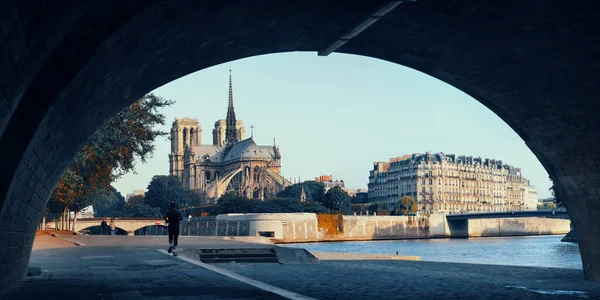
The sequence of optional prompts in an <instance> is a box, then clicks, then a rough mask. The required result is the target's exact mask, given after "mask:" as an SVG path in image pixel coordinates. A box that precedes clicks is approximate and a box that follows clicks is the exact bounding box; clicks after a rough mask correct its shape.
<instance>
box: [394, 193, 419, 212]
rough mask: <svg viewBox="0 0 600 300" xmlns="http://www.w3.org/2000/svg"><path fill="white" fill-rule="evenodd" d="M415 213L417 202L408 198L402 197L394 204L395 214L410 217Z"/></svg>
mask: <svg viewBox="0 0 600 300" xmlns="http://www.w3.org/2000/svg"><path fill="white" fill-rule="evenodd" d="M415 213H417V202H416V201H415V200H413V198H411V197H410V196H404V197H402V198H401V199H400V200H398V202H396V214H398V215H403V216H410V215H414V214H415Z"/></svg>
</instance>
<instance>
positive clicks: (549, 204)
mask: <svg viewBox="0 0 600 300" xmlns="http://www.w3.org/2000/svg"><path fill="white" fill-rule="evenodd" d="M557 207H558V206H557V205H556V203H554V202H546V203H544V204H538V205H537V209H539V210H545V209H556V208H557Z"/></svg>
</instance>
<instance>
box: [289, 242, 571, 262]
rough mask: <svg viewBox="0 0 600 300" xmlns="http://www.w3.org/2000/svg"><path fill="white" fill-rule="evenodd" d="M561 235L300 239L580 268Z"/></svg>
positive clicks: (439, 257) (353, 248) (430, 257)
mask: <svg viewBox="0 0 600 300" xmlns="http://www.w3.org/2000/svg"><path fill="white" fill-rule="evenodd" d="M562 237H563V236H562V235H560V236H558V235H553V236H534V237H499V238H469V239H428V240H400V241H369V242H339V243H302V244H291V245H287V246H288V247H300V248H305V249H306V250H308V251H324V252H358V253H378V254H396V251H398V253H399V254H400V255H418V256H420V257H421V260H425V261H440V262H458V263H475V264H495V265H512V266H535V267H555V268H569V269H580V270H581V269H582V265H581V257H580V255H579V246H578V245H577V244H574V243H562V242H561V241H560V239H561V238H562Z"/></svg>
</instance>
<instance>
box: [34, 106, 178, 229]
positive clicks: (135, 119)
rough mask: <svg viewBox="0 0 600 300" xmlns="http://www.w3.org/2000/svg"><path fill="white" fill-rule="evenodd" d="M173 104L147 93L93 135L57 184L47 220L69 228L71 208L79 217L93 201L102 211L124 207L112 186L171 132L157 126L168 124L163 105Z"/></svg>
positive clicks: (46, 211)
mask: <svg viewBox="0 0 600 300" xmlns="http://www.w3.org/2000/svg"><path fill="white" fill-rule="evenodd" d="M171 104H173V101H171V100H167V99H164V98H162V97H159V96H156V95H153V94H148V95H145V96H144V97H143V98H142V99H140V100H138V101H136V102H135V103H134V104H132V105H131V106H129V107H127V108H126V109H125V110H123V111H121V112H120V113H118V114H117V115H116V116H115V117H113V118H112V119H110V120H109V121H108V122H107V123H106V124H105V125H104V126H103V127H102V128H101V129H100V130H98V131H97V132H96V133H95V134H94V135H93V136H92V137H90V139H89V140H88V141H87V143H86V144H85V145H84V146H83V148H82V149H81V150H80V151H79V152H78V153H77V155H76V156H75V158H74V159H73V162H72V163H71V165H70V166H69V168H68V169H67V170H66V171H65V172H64V173H63V174H62V176H61V177H60V180H59V182H58V184H57V185H56V186H55V187H54V190H53V192H52V194H51V197H50V199H49V201H48V205H47V208H46V210H45V212H44V223H45V219H46V218H50V219H59V220H60V223H61V225H60V227H61V228H62V229H68V228H69V226H68V224H66V223H65V222H66V219H67V214H68V212H69V211H74V212H75V219H76V217H77V214H78V213H79V211H81V209H83V208H85V207H87V206H89V205H93V204H97V206H98V208H100V210H102V209H109V210H111V211H125V207H124V199H122V198H123V197H122V195H120V194H119V193H118V192H116V191H115V189H114V188H113V187H112V186H111V184H112V183H113V182H114V181H115V180H116V179H118V178H119V177H120V176H122V175H123V174H125V173H127V172H131V171H134V170H135V164H134V162H135V160H136V159H139V160H141V161H142V162H145V161H146V159H147V158H148V157H150V156H151V155H152V153H153V152H154V149H155V146H154V141H155V139H156V138H158V137H161V136H166V135H167V134H168V133H167V132H163V131H160V130H156V129H155V128H156V125H164V124H165V117H164V115H162V114H160V113H159V109H161V108H164V107H166V106H169V105H171ZM101 203H102V204H101Z"/></svg>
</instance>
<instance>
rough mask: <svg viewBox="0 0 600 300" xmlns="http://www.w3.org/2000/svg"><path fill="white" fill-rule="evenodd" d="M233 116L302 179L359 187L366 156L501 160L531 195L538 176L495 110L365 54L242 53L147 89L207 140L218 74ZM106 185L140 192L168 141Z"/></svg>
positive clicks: (217, 102)
mask: <svg viewBox="0 0 600 300" xmlns="http://www.w3.org/2000/svg"><path fill="white" fill-rule="evenodd" d="M229 66H231V69H232V74H233V94H234V104H235V112H236V117H237V118H238V120H239V119H241V120H243V121H244V124H245V126H246V131H247V135H248V136H249V135H250V125H254V127H255V128H254V139H255V141H256V142H257V143H258V144H266V145H272V143H273V137H276V138H277V144H279V145H280V147H281V153H282V157H283V159H282V164H283V167H282V173H283V175H284V176H286V177H295V178H298V176H301V179H302V180H307V179H312V178H314V177H316V176H318V175H333V176H334V177H335V178H337V179H343V180H344V181H345V183H346V186H347V187H348V188H366V187H367V182H368V175H369V170H370V169H371V168H372V165H373V162H374V161H387V160H388V159H389V158H390V157H396V156H401V155H403V154H411V153H415V152H421V153H424V152H426V151H430V152H444V153H454V154H466V155H472V156H482V157H490V158H496V159H502V160H503V161H504V162H506V163H508V164H511V165H514V166H517V167H521V168H522V171H523V174H524V175H525V176H526V177H527V178H528V179H530V180H531V181H532V184H534V185H535V186H536V188H537V191H538V193H539V195H540V197H547V196H549V192H548V188H549V187H550V181H549V180H548V174H547V173H546V171H545V170H544V168H543V167H542V165H541V164H540V162H539V161H538V160H537V158H536V157H535V156H534V155H533V153H532V152H531V151H530V150H529V148H527V146H526V145H525V143H524V142H523V140H522V139H521V138H520V137H519V136H518V135H517V134H516V133H515V132H514V131H513V130H512V129H511V128H510V127H509V126H508V125H507V124H506V123H504V121H502V120H501V119H500V118H499V117H498V116H496V114H494V113H493V112H492V111H490V110H489V109H487V108H486V107H484V106H483V105H481V104H480V103H479V102H477V101H476V100H475V99H473V98H471V97H470V96H468V95H466V94H464V93H463V92H461V91H460V90H458V89H456V88H454V87H452V86H450V85H448V84H446V83H444V82H441V81H439V80H437V79H435V78H433V77H430V76H428V75H425V74H423V73H420V72H418V71H415V70H412V69H409V68H406V67H404V66H401V65H397V64H393V63H389V62H386V61H382V60H377V59H373V58H368V57H362V56H354V55H345V54H332V55H330V56H328V57H319V56H317V54H316V53H308V52H296V53H283V54H273V55H265V56H257V57H251V58H247V59H242V60H238V61H234V62H231V63H226V64H222V65H218V66H215V67H212V68H208V69H204V70H201V71H199V72H196V73H193V74H190V75H188V76H186V77H183V78H180V79H178V80H176V81H173V82H171V83H169V84H166V85H164V86H162V87H160V88H158V89H156V90H155V91H154V93H155V94H158V95H161V96H163V97H167V98H170V99H173V100H175V101H176V103H175V104H174V105H173V106H172V107H169V108H167V109H165V110H164V111H163V113H164V114H165V116H166V117H167V124H166V125H165V127H164V128H163V129H164V130H165V131H168V130H169V129H170V126H171V123H172V121H173V119H174V118H175V117H190V118H195V119H198V120H199V121H200V125H201V126H202V129H203V135H202V140H203V143H205V144H210V143H212V128H213V126H214V122H215V121H216V120H218V119H221V118H225V114H226V111H227V97H228V72H229V71H228V70H229ZM156 146H157V147H156V151H155V153H154V157H153V158H151V159H149V160H148V162H147V163H146V164H141V163H138V164H137V168H136V169H137V172H136V173H137V174H127V175H125V176H123V177H122V178H121V179H120V180H118V181H117V182H116V183H115V184H114V186H115V187H116V188H117V190H119V191H120V192H121V193H122V194H123V195H125V194H127V193H130V192H131V191H133V190H136V189H146V187H147V186H148V183H149V182H150V179H151V178H152V176H153V175H166V174H168V171H169V164H168V153H169V151H170V144H169V141H168V140H166V139H159V140H157V141H156Z"/></svg>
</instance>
